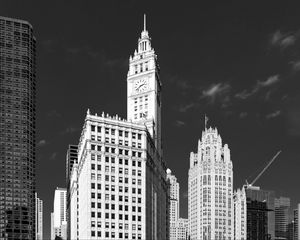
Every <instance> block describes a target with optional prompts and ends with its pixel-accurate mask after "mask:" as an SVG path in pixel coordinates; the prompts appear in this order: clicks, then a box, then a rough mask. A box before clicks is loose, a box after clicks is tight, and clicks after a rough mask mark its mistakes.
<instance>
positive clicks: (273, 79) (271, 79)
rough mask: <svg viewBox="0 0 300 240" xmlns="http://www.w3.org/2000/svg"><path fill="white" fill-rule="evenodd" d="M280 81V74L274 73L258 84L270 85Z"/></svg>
mask: <svg viewBox="0 0 300 240" xmlns="http://www.w3.org/2000/svg"><path fill="white" fill-rule="evenodd" d="M279 81H280V78H279V75H274V76H271V77H269V78H268V79H267V80H266V81H261V82H260V81H259V82H258V83H257V85H258V86H261V87H269V86H271V85H273V84H275V83H277V82H279Z"/></svg>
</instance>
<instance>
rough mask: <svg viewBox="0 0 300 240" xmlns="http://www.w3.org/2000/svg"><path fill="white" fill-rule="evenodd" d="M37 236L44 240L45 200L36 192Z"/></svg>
mask: <svg viewBox="0 0 300 240" xmlns="http://www.w3.org/2000/svg"><path fill="white" fill-rule="evenodd" d="M35 232H36V234H35V238H36V240H43V201H42V200H41V199H39V198H38V196H37V193H35Z"/></svg>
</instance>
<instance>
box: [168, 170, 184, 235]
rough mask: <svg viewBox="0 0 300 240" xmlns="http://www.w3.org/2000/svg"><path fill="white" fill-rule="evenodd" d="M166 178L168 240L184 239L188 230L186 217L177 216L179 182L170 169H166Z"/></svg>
mask: <svg viewBox="0 0 300 240" xmlns="http://www.w3.org/2000/svg"><path fill="white" fill-rule="evenodd" d="M167 179H168V183H169V192H170V193H169V197H170V203H169V204H170V205H169V209H170V210H169V212H170V220H169V221H170V240H186V239H188V238H187V231H188V219H185V218H179V217H180V214H179V209H180V201H179V196H180V194H179V189H180V188H179V183H178V182H177V178H176V177H175V175H172V171H171V170H170V169H167Z"/></svg>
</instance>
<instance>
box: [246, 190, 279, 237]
mask: <svg viewBox="0 0 300 240" xmlns="http://www.w3.org/2000/svg"><path fill="white" fill-rule="evenodd" d="M246 198H247V239H249V240H266V239H274V238H275V214H274V192H273V191H266V190H261V189H260V188H259V187H254V186H248V187H247V188H246Z"/></svg>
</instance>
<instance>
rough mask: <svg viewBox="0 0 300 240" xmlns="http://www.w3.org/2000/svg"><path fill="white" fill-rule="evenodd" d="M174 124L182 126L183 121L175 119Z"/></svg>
mask: <svg viewBox="0 0 300 240" xmlns="http://www.w3.org/2000/svg"><path fill="white" fill-rule="evenodd" d="M174 124H175V126H176V127H183V126H184V125H185V122H183V121H181V120H176V121H175V123H174Z"/></svg>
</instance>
